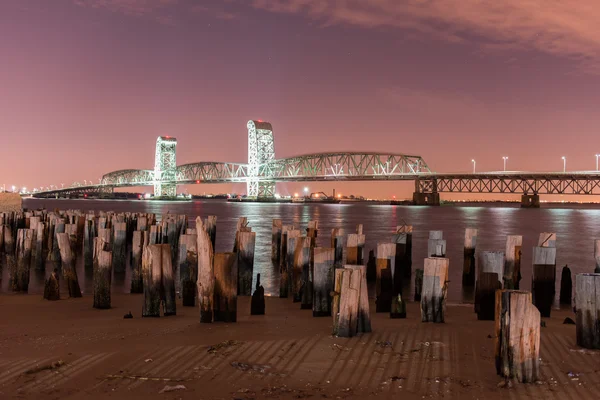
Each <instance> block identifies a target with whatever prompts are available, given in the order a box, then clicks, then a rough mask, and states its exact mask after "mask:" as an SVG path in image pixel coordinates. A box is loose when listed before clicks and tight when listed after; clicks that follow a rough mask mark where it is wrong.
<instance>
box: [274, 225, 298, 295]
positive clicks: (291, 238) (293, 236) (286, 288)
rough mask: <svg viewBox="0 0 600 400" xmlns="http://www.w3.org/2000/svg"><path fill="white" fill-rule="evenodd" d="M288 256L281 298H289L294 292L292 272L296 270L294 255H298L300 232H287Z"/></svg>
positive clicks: (286, 246) (282, 280)
mask: <svg viewBox="0 0 600 400" xmlns="http://www.w3.org/2000/svg"><path fill="white" fill-rule="evenodd" d="M286 237H287V239H286V245H285V250H286V255H285V270H283V269H282V272H281V283H280V285H281V286H280V289H279V297H283V298H287V297H288V296H289V294H290V292H291V293H292V296H293V292H292V276H293V275H292V270H293V269H294V255H295V254H296V243H297V241H298V238H299V237H300V231H299V230H296V229H293V230H289V231H287V232H286Z"/></svg>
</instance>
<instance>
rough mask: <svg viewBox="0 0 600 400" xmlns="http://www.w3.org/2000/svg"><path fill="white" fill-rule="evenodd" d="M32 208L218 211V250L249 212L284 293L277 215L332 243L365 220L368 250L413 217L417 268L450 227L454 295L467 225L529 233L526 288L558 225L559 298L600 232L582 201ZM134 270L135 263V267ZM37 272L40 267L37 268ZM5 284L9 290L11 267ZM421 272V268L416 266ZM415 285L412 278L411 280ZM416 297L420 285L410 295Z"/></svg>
mask: <svg viewBox="0 0 600 400" xmlns="http://www.w3.org/2000/svg"><path fill="white" fill-rule="evenodd" d="M24 206H25V207H28V208H40V207H45V208H47V209H49V210H51V209H54V208H59V209H81V210H105V211H115V212H125V211H131V212H152V213H156V214H157V215H158V214H162V213H166V212H167V211H168V212H170V213H171V214H185V215H187V216H188V218H189V220H190V222H191V224H192V225H193V223H194V222H193V221H194V220H195V218H196V216H198V215H200V216H202V217H206V216H207V215H216V216H217V246H216V247H217V249H216V250H217V251H219V252H223V251H231V250H232V247H233V240H234V231H235V227H236V223H237V220H238V217H240V216H246V217H248V221H249V224H250V226H251V227H252V230H253V231H255V232H256V233H257V236H256V251H255V264H254V265H255V274H256V273H260V274H261V283H262V285H263V286H264V288H265V294H267V295H278V294H279V277H278V275H279V273H278V268H277V267H275V266H273V265H272V263H271V227H272V220H273V218H280V219H282V220H283V223H284V224H294V225H295V226H296V227H299V228H300V229H301V230H302V231H303V232H304V229H305V228H306V227H307V225H308V221H310V220H317V221H319V235H318V238H317V245H319V246H325V247H328V246H329V245H330V232H331V229H332V228H334V227H342V228H344V229H345V230H346V233H352V232H354V231H355V229H356V225H357V224H363V229H364V233H365V234H366V250H365V255H368V252H369V250H371V249H375V248H376V245H377V243H378V242H389V241H390V238H391V236H392V234H393V232H394V230H395V228H396V226H397V225H402V224H403V223H404V222H406V223H407V224H410V225H413V270H414V269H416V268H422V266H423V258H424V257H425V254H426V248H427V239H428V236H429V231H430V230H442V231H443V232H444V239H446V241H447V248H448V250H447V252H448V254H447V257H448V258H449V259H450V284H449V301H450V302H461V301H464V300H467V301H468V300H470V299H471V295H470V294H469V293H466V294H465V293H463V290H462V288H461V281H462V265H463V243H464V233H465V229H466V228H477V229H478V230H479V232H478V238H477V250H478V251H483V250H497V251H504V247H505V241H506V236H507V235H509V234H518V235H523V258H522V262H521V266H522V275H523V279H522V281H521V288H522V289H525V290H529V289H530V288H531V262H532V260H531V253H532V248H533V247H534V246H535V245H536V243H537V240H538V236H539V234H540V233H541V232H556V233H557V298H558V293H559V285H560V276H561V271H560V269H561V268H562V267H563V266H564V265H565V264H568V265H569V267H570V268H571V271H572V272H573V273H574V274H575V273H579V272H593V270H594V265H595V261H594V242H593V239H595V238H600V229H599V228H600V210H598V209H592V208H586V207H584V206H580V207H578V208H559V209H520V208H517V207H515V206H512V205H511V206H508V207H472V206H461V207H457V206H443V207H413V206H389V205H379V204H366V203H352V204H272V203H262V204H253V203H228V202H224V201H217V200H203V201H193V202H160V201H108V200H42V199H26V200H25V202H24ZM80 264H81V265H80V266H79V269H80V275H79V276H80V280H81V281H82V282H81V284H82V288H84V290H85V291H86V292H87V293H90V292H91V276H86V275H85V274H84V271H83V265H82V263H80ZM127 271H129V269H128V270H127ZM32 272H33V271H32ZM3 275H4V279H3V280H2V290H4V291H6V290H7V284H8V282H7V279H6V268H4V273H3ZM128 275H129V273H128V274H127V275H126V276H123V277H115V281H114V282H115V284H114V285H113V290H118V291H123V292H128V290H129V276H128ZM413 277H414V274H413ZM43 278H44V277H43V273H42V274H36V273H35V272H33V273H32V277H31V287H30V291H31V292H33V293H39V294H41V293H42V291H43ZM413 287H414V282H411V284H410V288H411V290H412V288H413ZM410 298H411V299H412V293H411V295H410Z"/></svg>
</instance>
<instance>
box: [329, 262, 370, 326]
mask: <svg viewBox="0 0 600 400" xmlns="http://www.w3.org/2000/svg"><path fill="white" fill-rule="evenodd" d="M365 269H366V267H365V266H363V265H361V266H347V267H344V268H339V269H337V270H336V271H335V294H334V296H335V297H337V298H339V299H336V301H335V302H334V309H333V315H334V317H333V335H334V336H339V337H353V336H356V334H357V333H360V332H365V333H366V332H371V320H370V316H369V303H368V299H367V298H366V297H367V296H366V284H367V277H366V271H365Z"/></svg>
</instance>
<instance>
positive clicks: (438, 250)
mask: <svg viewBox="0 0 600 400" xmlns="http://www.w3.org/2000/svg"><path fill="white" fill-rule="evenodd" d="M442 235H443V232H442V231H430V232H429V240H427V257H442V258H444V257H446V241H445V240H444V239H442Z"/></svg>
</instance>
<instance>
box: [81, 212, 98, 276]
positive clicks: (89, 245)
mask: <svg viewBox="0 0 600 400" xmlns="http://www.w3.org/2000/svg"><path fill="white" fill-rule="evenodd" d="M95 237H96V225H95V221H94V217H93V215H92V216H91V218H88V219H86V221H85V226H84V229H83V264H84V268H85V270H86V271H93V270H94V238H95Z"/></svg>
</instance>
